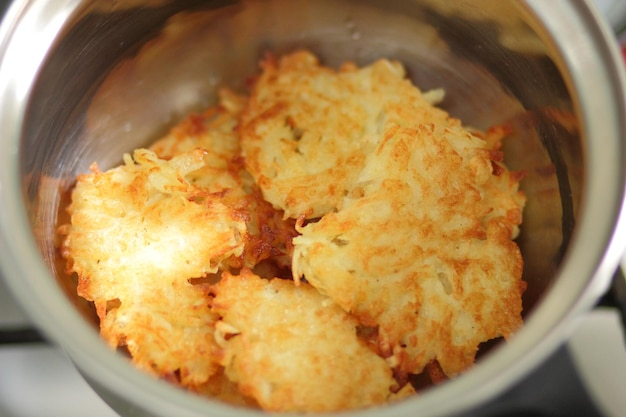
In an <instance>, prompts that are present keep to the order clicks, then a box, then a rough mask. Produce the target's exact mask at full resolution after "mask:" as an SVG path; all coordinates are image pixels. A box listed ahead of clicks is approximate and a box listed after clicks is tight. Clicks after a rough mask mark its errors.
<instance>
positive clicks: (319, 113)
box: [241, 51, 440, 218]
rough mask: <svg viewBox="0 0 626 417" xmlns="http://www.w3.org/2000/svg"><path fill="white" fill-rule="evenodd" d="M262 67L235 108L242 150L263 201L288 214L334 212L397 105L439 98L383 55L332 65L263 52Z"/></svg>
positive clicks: (311, 58)
mask: <svg viewBox="0 0 626 417" xmlns="http://www.w3.org/2000/svg"><path fill="white" fill-rule="evenodd" d="M262 70H263V71H262V73H261V75H260V76H259V77H258V79H257V80H256V81H255V83H254V85H253V87H252V93H251V95H250V100H249V102H248V105H247V106H246V108H245V109H244V111H243V114H242V126H241V146H242V151H243V155H244V156H245V160H246V167H247V168H248V170H249V171H250V173H251V174H252V176H253V177H254V179H255V181H256V182H257V184H258V185H259V187H260V188H261V190H262V191H263V196H264V197H265V199H266V200H267V201H269V202H270V203H272V204H273V205H274V207H277V208H280V209H282V210H284V211H285V214H286V216H288V217H292V218H297V217H299V216H302V215H304V216H306V217H307V218H317V217H321V216H322V215H324V214H326V213H328V212H330V211H332V210H334V209H335V208H336V207H337V206H338V205H339V204H340V202H341V201H342V199H343V197H344V196H345V193H346V192H347V190H348V188H349V187H350V184H352V183H353V182H354V181H355V180H356V178H357V176H358V174H359V172H360V171H361V170H362V169H363V164H364V163H365V159H366V158H367V155H369V154H370V153H371V152H373V151H374V150H375V149H376V146H377V143H378V141H379V140H380V136H381V134H382V128H383V126H384V125H385V123H386V121H387V120H389V119H395V118H398V117H404V116H402V114H401V113H402V104H403V103H405V102H412V103H421V104H422V105H424V106H428V105H430V103H429V101H428V99H429V98H432V99H438V98H440V97H439V95H437V94H435V95H426V96H422V94H421V93H420V91H419V90H417V89H415V88H409V87H410V82H409V80H407V79H406V77H405V71H404V68H403V67H402V66H401V65H400V64H399V63H397V62H394V61H388V60H380V61H377V62H375V63H374V64H372V65H370V66H368V67H365V68H362V69H358V68H357V67H356V66H354V65H353V64H350V63H347V64H345V65H344V66H343V67H342V68H341V69H340V70H339V71H334V70H332V69H330V68H328V67H324V66H322V65H320V64H319V62H318V59H317V57H315V56H314V55H313V54H311V53H310V52H307V51H298V52H295V53H293V54H289V55H286V56H284V57H282V58H281V59H279V60H276V59H274V58H272V57H269V58H268V59H266V60H265V61H263V63H262ZM407 94H408V95H409V96H408V97H407ZM408 117H410V115H408Z"/></svg>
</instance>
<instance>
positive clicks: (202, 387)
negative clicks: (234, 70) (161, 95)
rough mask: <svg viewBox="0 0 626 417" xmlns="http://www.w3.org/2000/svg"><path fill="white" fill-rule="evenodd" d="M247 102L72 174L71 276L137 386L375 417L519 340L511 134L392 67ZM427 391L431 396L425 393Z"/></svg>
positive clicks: (299, 64)
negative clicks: (158, 381)
mask: <svg viewBox="0 0 626 417" xmlns="http://www.w3.org/2000/svg"><path fill="white" fill-rule="evenodd" d="M261 67H262V72H261V74H260V75H259V76H258V77H257V78H256V79H255V80H253V83H252V85H251V94H250V95H249V96H243V95H238V94H235V93H234V92H232V91H230V90H226V89H224V90H221V91H220V92H219V95H220V102H219V104H218V105H217V106H215V107H212V108H209V109H207V110H206V111H205V112H204V113H201V114H192V115H189V117H187V118H186V119H184V120H183V121H181V122H180V123H179V124H178V125H176V126H174V128H172V130H171V131H169V132H168V133H167V134H166V135H165V136H163V137H162V138H160V139H159V140H158V141H156V142H154V143H153V144H152V145H151V146H150V147H149V148H148V149H138V150H135V151H134V152H133V154H132V156H131V155H126V156H124V164H123V165H122V166H120V167H116V168H113V169H110V170H108V171H106V172H102V171H101V170H100V169H99V168H98V166H97V165H96V164H95V163H94V165H93V166H92V172H91V173H88V174H82V175H80V176H78V178H77V182H76V186H75V188H74V190H73V192H72V202H71V204H70V206H69V207H68V213H69V214H70V216H71V224H67V225H64V226H61V227H60V228H59V233H60V235H61V236H62V238H63V243H62V247H61V250H62V255H63V257H65V258H66V259H67V270H68V272H70V273H75V274H76V275H77V276H78V289H77V291H78V293H79V295H80V296H82V297H84V298H85V299H87V300H90V301H93V303H94V305H95V309H96V312H97V315H98V317H99V319H100V327H101V333H102V336H103V337H104V339H105V340H106V341H107V342H108V343H109V344H110V345H111V346H112V347H114V348H118V347H123V348H125V349H126V350H127V351H128V352H129V354H130V357H131V360H132V361H133V362H134V363H135V364H136V365H137V366H138V367H140V368H142V369H145V370H147V371H148V372H151V373H152V374H155V375H157V376H159V377H161V378H164V379H165V380H168V381H171V382H173V383H175V384H179V385H182V386H184V387H185V388H187V389H188V390H190V391H191V392H195V393H198V394H200V395H205V396H210V397H212V398H217V399H220V400H222V401H225V402H228V403H230V404H234V405H237V406H246V407H251V408H261V409H263V410H267V411H273V412H283V411H284V412H330V411H342V410H348V409H359V408H363V407H369V406H378V405H382V404H385V403H389V402H393V401H397V400H401V399H403V398H406V397H408V396H412V395H414V394H415V388H414V387H416V386H418V385H420V384H417V383H415V384H413V385H412V384H411V383H409V381H413V382H415V381H417V380H418V378H417V377H416V376H415V375H416V374H423V375H424V376H425V378H426V379H428V380H429V381H430V382H431V383H440V382H442V381H444V380H445V379H446V378H450V377H454V376H456V375H458V374H459V373H461V372H463V371H465V370H466V369H468V368H469V367H471V366H472V364H473V363H474V361H475V356H476V352H477V350H478V347H479V344H481V343H482V342H485V341H487V340H490V339H494V338H498V337H504V338H510V337H511V336H512V335H513V334H514V333H515V332H516V331H517V329H519V327H520V326H521V325H522V317H521V311H522V301H521V297H522V293H523V291H524V289H525V285H526V284H525V283H524V282H523V281H522V268H523V262H522V257H521V254H520V250H519V248H518V247H517V245H516V244H515V242H514V240H513V239H515V238H516V236H517V235H518V233H519V226H520V224H521V221H522V210H523V207H524V204H525V197H524V195H523V193H522V192H521V191H520V190H519V184H520V181H521V179H522V177H523V175H522V174H521V173H518V172H511V171H510V170H509V169H508V168H507V167H506V165H505V164H504V163H503V160H504V156H503V154H502V151H501V150H500V142H501V140H502V138H503V137H505V136H506V135H507V134H508V133H509V132H507V129H506V128H505V127H502V126H501V127H494V128H491V129H489V130H487V131H486V132H480V131H476V130H471V129H467V128H465V127H463V125H462V124H461V122H460V121H459V120H457V119H454V118H452V117H450V115H448V114H447V113H446V112H445V111H443V110H441V109H439V108H437V107H435V104H436V103H437V102H439V101H441V100H442V98H443V91H442V90H433V91H429V92H421V91H420V90H419V89H418V88H417V87H415V86H413V85H412V84H411V82H410V81H409V80H408V79H407V78H406V74H405V70H404V68H403V66H402V65H401V64H399V63H398V62H394V61H389V60H385V59H381V60H379V61H376V62H374V63H372V64H371V65H369V66H366V67H363V68H357V67H356V66H355V65H354V64H352V63H346V64H344V65H343V66H342V67H341V68H340V69H339V70H337V71H335V70H333V69H330V68H327V67H324V66H322V65H321V64H320V63H319V61H318V59H317V57H315V56H314V55H313V54H311V53H309V52H307V51H296V52H294V53H292V54H289V55H285V56H283V57H281V58H279V59H278V58H275V57H272V56H268V57H267V58H266V59H265V60H263V62H262V64H261ZM420 386H421V385H420Z"/></svg>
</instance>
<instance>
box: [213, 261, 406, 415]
mask: <svg viewBox="0 0 626 417" xmlns="http://www.w3.org/2000/svg"><path fill="white" fill-rule="evenodd" d="M215 293H216V297H215V299H214V301H213V308H214V310H215V311H216V312H218V313H219V314H220V316H222V319H221V321H220V322H218V325H217V329H218V332H221V333H222V337H217V339H218V340H220V339H222V340H223V359H222V360H223V364H224V365H225V367H226V374H227V375H228V376H229V378H230V379H231V380H233V381H236V382H237V383H238V384H239V388H240V390H241V391H242V392H243V393H244V394H246V395H249V396H251V397H253V398H255V399H256V400H257V401H258V402H259V404H260V405H261V407H262V408H263V409H265V410H269V411H295V412H298V411H306V412H325V411H337V410H345V409H353V408H361V407H366V406H371V405H376V404H382V403H384V402H386V401H388V400H389V399H390V398H391V397H392V395H393V393H392V389H393V388H396V389H397V387H396V382H395V381H394V379H393V377H392V373H391V369H390V368H389V366H388V365H387V363H386V362H385V360H384V359H382V358H381V357H379V356H377V355H376V354H375V353H373V352H372V351H371V350H370V349H368V348H367V347H366V345H365V344H364V343H363V342H361V341H360V340H359V339H358V338H357V335H356V326H357V324H358V323H357V321H356V320H355V319H354V318H353V317H351V316H350V315H348V314H347V313H346V312H345V311H343V310H342V309H341V308H339V306H337V305H336V304H335V303H334V302H333V301H332V300H330V299H329V298H328V297H326V296H323V295H321V294H320V293H319V292H318V291H317V290H315V288H313V287H311V286H309V285H306V284H302V285H300V286H298V287H296V286H295V285H294V282H293V281H291V280H284V279H278V278H275V279H271V280H266V279H262V278H259V277H258V276H256V275H254V274H253V273H252V272H250V271H249V270H242V272H241V275H231V274H229V273H225V274H224V276H223V277H222V280H221V281H220V282H219V283H218V284H217V285H216V288H215ZM409 389H410V388H409Z"/></svg>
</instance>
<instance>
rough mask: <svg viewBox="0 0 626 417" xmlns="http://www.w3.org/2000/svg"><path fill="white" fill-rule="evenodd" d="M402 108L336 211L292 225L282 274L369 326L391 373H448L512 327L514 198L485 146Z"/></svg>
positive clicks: (515, 310) (442, 121) (517, 206)
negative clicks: (295, 233)
mask: <svg viewBox="0 0 626 417" xmlns="http://www.w3.org/2000/svg"><path fill="white" fill-rule="evenodd" d="M411 88H412V87H411ZM411 96H415V95H411V94H410V93H408V94H407V97H411ZM403 103H404V105H403V107H402V109H398V110H397V114H399V115H402V117H399V118H395V119H391V120H387V121H386V122H385V124H384V126H383V130H382V134H381V138H380V141H379V143H378V146H377V148H376V149H375V151H374V152H372V153H371V154H370V156H369V157H368V159H367V161H366V163H365V166H364V168H363V170H362V171H361V172H360V173H359V176H358V177H357V178H356V180H355V181H354V183H353V184H352V185H351V186H350V187H349V188H348V192H347V195H346V197H345V198H344V199H343V200H342V202H341V203H340V204H339V210H338V211H337V212H333V213H328V214H326V215H325V216H323V217H322V218H321V219H320V220H319V221H318V222H311V223H308V224H306V225H303V226H302V227H300V228H299V230H300V231H301V233H302V236H299V237H297V238H295V239H294V246H295V249H294V259H293V273H294V277H295V278H296V279H300V278H301V277H305V278H306V280H307V281H308V282H309V283H311V284H312V285H313V286H315V287H316V288H318V290H320V291H321V292H322V293H323V294H326V295H328V296H329V297H330V298H332V299H333V300H335V301H336V302H337V303H338V304H339V305H340V306H342V307H343V308H344V309H345V310H346V311H349V312H351V313H352V314H354V315H355V316H356V317H358V319H359V320H360V322H361V323H363V324H365V325H369V326H379V337H380V343H381V349H382V351H383V352H385V353H384V355H385V356H389V357H390V360H391V362H393V363H395V364H396V365H397V371H399V373H400V374H401V375H402V374H405V375H406V374H408V373H420V372H422V371H423V369H424V366H425V365H426V364H427V363H429V362H431V361H433V360H437V361H438V363H439V364H440V366H441V368H442V369H443V371H444V372H445V374H446V375H448V376H454V375H456V374H458V373H459V372H461V371H463V370H465V369H466V368H468V367H469V366H470V365H471V364H472V363H473V362H474V358H475V354H476V351H477V349H478V345H479V344H480V343H481V342H483V341H486V340H489V339H492V338H495V337H499V336H504V337H509V336H510V335H512V334H513V332H515V330H517V329H518V328H519V327H520V326H521V325H522V318H521V310H522V304H521V294H522V292H523V290H524V289H525V283H524V282H523V281H522V280H521V275H522V258H521V255H520V252H519V248H518V247H517V245H516V244H515V243H514V242H513V241H512V240H511V238H512V237H514V235H515V234H516V233H517V230H518V225H519V223H520V222H521V211H522V207H523V204H524V201H525V200H524V196H523V194H521V193H520V192H518V189H517V188H518V180H519V176H516V175H512V174H511V173H509V172H508V171H507V170H506V167H504V166H503V165H502V164H501V163H500V161H494V160H493V159H492V157H493V155H497V152H495V153H494V150H493V149H490V148H489V145H488V143H487V142H486V141H484V140H483V139H481V138H479V137H477V136H475V135H472V134H470V133H469V132H468V131H467V130H465V129H463V127H462V126H461V124H460V122H459V121H458V120H456V119H453V118H451V117H449V116H448V115H447V114H446V113H445V112H443V111H442V110H439V109H437V108H435V107H432V106H424V105H423V104H422V103H419V102H418V103H417V104H416V105H413V106H411V105H407V104H406V103H405V102H403ZM492 139H493V138H492ZM497 142H498V141H497V140H494V141H493V143H494V145H492V146H496V145H495V144H497ZM497 159H498V158H497ZM495 167H497V169H496V168H495ZM494 173H495V174H497V175H495V174H494Z"/></svg>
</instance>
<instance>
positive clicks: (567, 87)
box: [0, 0, 626, 417]
mask: <svg viewBox="0 0 626 417" xmlns="http://www.w3.org/2000/svg"><path fill="white" fill-rule="evenodd" d="M295 47H307V48H310V49H312V50H313V51H314V52H316V53H318V54H320V56H321V57H322V58H323V60H324V62H325V63H327V64H329V65H337V64H338V63H340V62H342V61H344V60H346V59H352V60H355V61H356V62H357V63H359V64H363V63H368V62H370V61H371V60H373V59H375V58H378V57H383V56H384V57H389V58H395V59H399V60H401V61H402V62H403V63H405V64H406V66H407V67H408V69H409V73H410V76H411V77H412V78H413V79H414V81H415V82H416V83H417V84H418V85H419V86H421V87H422V88H424V89H428V88H434V87H443V88H445V89H446V91H447V98H446V100H445V101H444V102H443V104H442V106H443V107H444V108H446V109H447V110H448V111H449V112H451V113H452V114H453V115H454V116H457V117H460V118H461V119H462V120H463V121H464V122H466V123H467V124H471V125H474V126H476V127H480V128H485V127H488V126H489V125H491V124H499V123H508V124H510V125H511V126H512V127H513V128H514V134H513V137H511V138H510V139H508V140H507V142H506V148H505V152H506V155H507V163H508V164H509V166H510V167H511V168H513V169H523V170H525V171H526V172H527V174H528V175H527V178H526V179H525V180H524V182H523V189H524V191H525V192H526V194H527V196H528V205H527V208H526V211H525V217H524V223H523V225H522V234H521V236H520V237H519V240H518V241H519V244H520V247H521V248H522V252H523V255H524V258H525V275H524V277H525V279H526V281H527V282H528V290H527V292H526V294H525V298H524V307H525V320H526V325H525V327H524V328H523V329H522V330H521V331H520V332H519V334H518V335H516V336H515V337H514V338H513V340H511V341H510V342H509V343H501V344H499V345H498V346H497V347H496V348H495V349H491V350H490V351H489V352H488V353H486V354H484V355H482V356H481V358H480V360H479V362H478V365H477V366H475V367H474V368H473V369H472V370H470V371H469V372H467V373H466V374H464V375H463V376H461V377H459V378H457V379H456V380H453V381H450V382H447V383H445V384H442V385H441V386H438V387H436V388H433V389H430V390H428V391H426V392H424V393H423V394H422V395H420V396H418V397H415V398H413V399H410V400H407V401H404V402H400V403H398V404H395V405H393V406H390V407H386V408H382V409H374V410H368V411H366V412H363V411H360V412H358V415H381V416H405V415H406V416H408V415H411V416H415V415H419V416H441V415H451V414H458V413H462V412H463V411H465V410H468V409H470V408H471V407H474V406H476V405H478V404H480V403H482V402H484V401H486V400H488V399H489V398H492V397H493V396H495V395H496V394H497V393H499V392H500V391H502V390H504V389H505V388H507V387H509V386H511V385H512V384H513V383H514V382H515V381H517V380H519V379H520V378H521V377H523V376H524V375H525V374H526V373H527V372H529V371H530V370H532V369H533V368H534V367H536V366H538V365H539V364H540V363H541V362H542V361H543V360H544V359H545V358H546V357H547V356H548V355H549V354H550V353H551V352H552V351H553V350H555V348H556V347H557V346H559V344H560V343H562V341H563V340H564V339H565V338H566V337H567V335H568V332H569V331H570V330H571V328H572V326H573V325H574V324H575V322H576V317H578V316H579V315H580V314H581V313H583V312H584V311H585V310H587V309H589V308H590V307H591V306H592V305H593V303H594V302H595V300H596V299H597V298H598V297H599V296H600V295H601V294H602V293H603V292H604V291H605V290H606V288H607V286H608V284H609V282H610V279H611V276H612V274H613V272H614V270H615V268H616V266H617V264H618V261H619V259H620V257H621V255H622V252H623V249H624V247H625V245H626V243H625V237H626V235H625V234H624V233H625V232H626V231H625V230H624V227H625V226H624V219H623V216H622V210H623V199H624V184H625V177H626V172H625V169H624V160H625V156H626V150H625V147H624V141H623V138H625V137H626V117H625V116H626V109H625V103H626V100H625V97H624V85H625V79H624V74H623V72H622V69H621V58H620V54H619V51H618V50H617V48H616V46H615V45H614V43H613V40H612V36H611V33H610V30H609V29H608V28H607V27H605V26H604V25H603V24H602V22H600V19H599V17H598V15H597V13H596V12H595V11H594V10H593V8H592V6H591V5H590V4H588V3H587V2H585V1H570V0H553V1H545V0H526V1H522V0H508V1H507V0H474V1H470V0H459V1H454V2H451V1H443V0H441V1H437V0H421V1H418V0H413V1H410V0H407V1H374V0H367V1H357V0H344V1H331V0H316V1H313V0H308V1H307V0H246V1H235V0H232V1H227V0H216V1H181V0H177V1H169V0H128V1H113V0H110V1H105V0H99V1H79V0H57V1H35V0H18V1H16V2H15V3H13V4H12V6H11V7H10V9H9V11H8V13H7V15H6V17H5V19H4V21H3V23H2V26H1V27H0V203H1V211H0V231H1V238H0V259H1V265H2V271H3V274H4V276H5V278H6V279H7V280H8V283H9V285H10V287H11V288H12V290H13V291H14V293H15V295H16V297H17V298H18V299H19V301H20V302H21V304H22V306H23V307H24V309H25V310H26V311H27V312H28V314H29V315H30V316H31V318H32V319H33V321H34V322H35V323H36V324H37V326H39V328H40V329H41V330H42V331H43V332H44V333H45V335H46V336H47V337H48V338H49V339H50V340H52V341H54V342H55V343H57V344H59V345H60V346H61V347H62V348H63V349H65V351H66V352H67V354H68V355H69V357H70V358H71V359H72V360H73V361H74V363H76V365H77V367H78V368H79V369H80V370H81V372H82V373H83V374H84V375H85V377H86V378H87V379H88V381H89V382H90V383H91V384H92V385H93V386H94V387H95V388H96V390H97V391H98V392H99V393H100V394H101V395H102V396H103V397H104V398H105V399H106V400H107V401H108V402H109V403H110V404H111V405H112V406H113V407H114V408H115V409H116V410H118V411H119V412H120V414H122V415H129V416H130V415H132V416H145V415H154V416H180V417H183V416H201V415H202V416H206V415H213V416H244V415H249V414H251V413H252V412H251V411H246V410H239V409H234V408H231V407H229V406H226V405H223V404H219V403H216V402H213V401H210V400H207V399H203V398H198V397H195V396H193V395H190V394H188V393H186V392H181V391H179V390H177V389H175V388H173V387H172V386H170V385H168V384H166V383H163V382H159V381H155V380H153V379H152V378H150V377H147V376H146V375H143V374H142V373H141V372H139V371H137V370H135V369H134V368H133V367H132V366H131V365H129V364H128V362H127V360H126V359H124V358H123V357H122V356H121V355H118V354H115V353H114V352H112V351H111V350H110V349H109V348H108V347H106V346H105V344H104V343H102V341H101V340H100V338H99V335H98V330H97V323H96V322H95V320H94V317H93V313H92V311H91V310H90V308H89V306H88V305H86V303H85V302H82V301H81V300H80V299H78V297H77V296H76V295H75V291H74V288H72V286H73V285H74V284H73V281H72V280H71V278H69V277H67V276H65V275H64V273H63V267H62V265H61V264H60V263H58V260H57V253H56V243H57V242H56V241H55V238H54V230H55V225H56V223H57V221H58V219H57V217H58V215H59V212H60V211H59V209H60V208H62V206H63V204H64V203H65V202H66V197H67V193H66V191H67V190H68V189H69V187H70V186H71V184H72V181H73V179H74V178H75V176H76V174H77V173H80V172H83V171H85V170H86V168H87V166H88V165H89V164H90V163H91V162H93V161H95V160H97V161H98V163H99V164H100V166H101V167H102V168H108V167H110V166H112V165H113V164H116V163H118V162H119V161H120V156H121V154H122V153H123V152H125V151H129V150H131V149H132V148H135V147H138V146H141V145H144V144H146V143H147V142H148V141H150V140H151V139H154V138H156V137H157V136H158V135H159V134H160V133H162V132H163V131H164V130H165V129H167V127H168V126H171V125H172V124H173V123H175V122H176V121H177V120H179V119H180V118H181V117H182V116H183V115H185V114H186V113H187V112H189V111H191V110H194V109H198V108H200V107H203V106H206V105H207V104H209V103H211V102H212V101H213V100H214V90H215V87H216V86H217V85H221V84H227V85H231V86H233V87H235V88H243V85H242V80H243V79H245V77H246V76H249V75H251V74H253V73H255V72H256V69H257V67H256V65H257V62H258V60H259V58H260V57H261V56H262V54H263V53H264V51H266V50H272V51H275V52H278V53H280V52H284V51H288V50H291V49H293V48H295ZM61 213H62V211H61Z"/></svg>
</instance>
